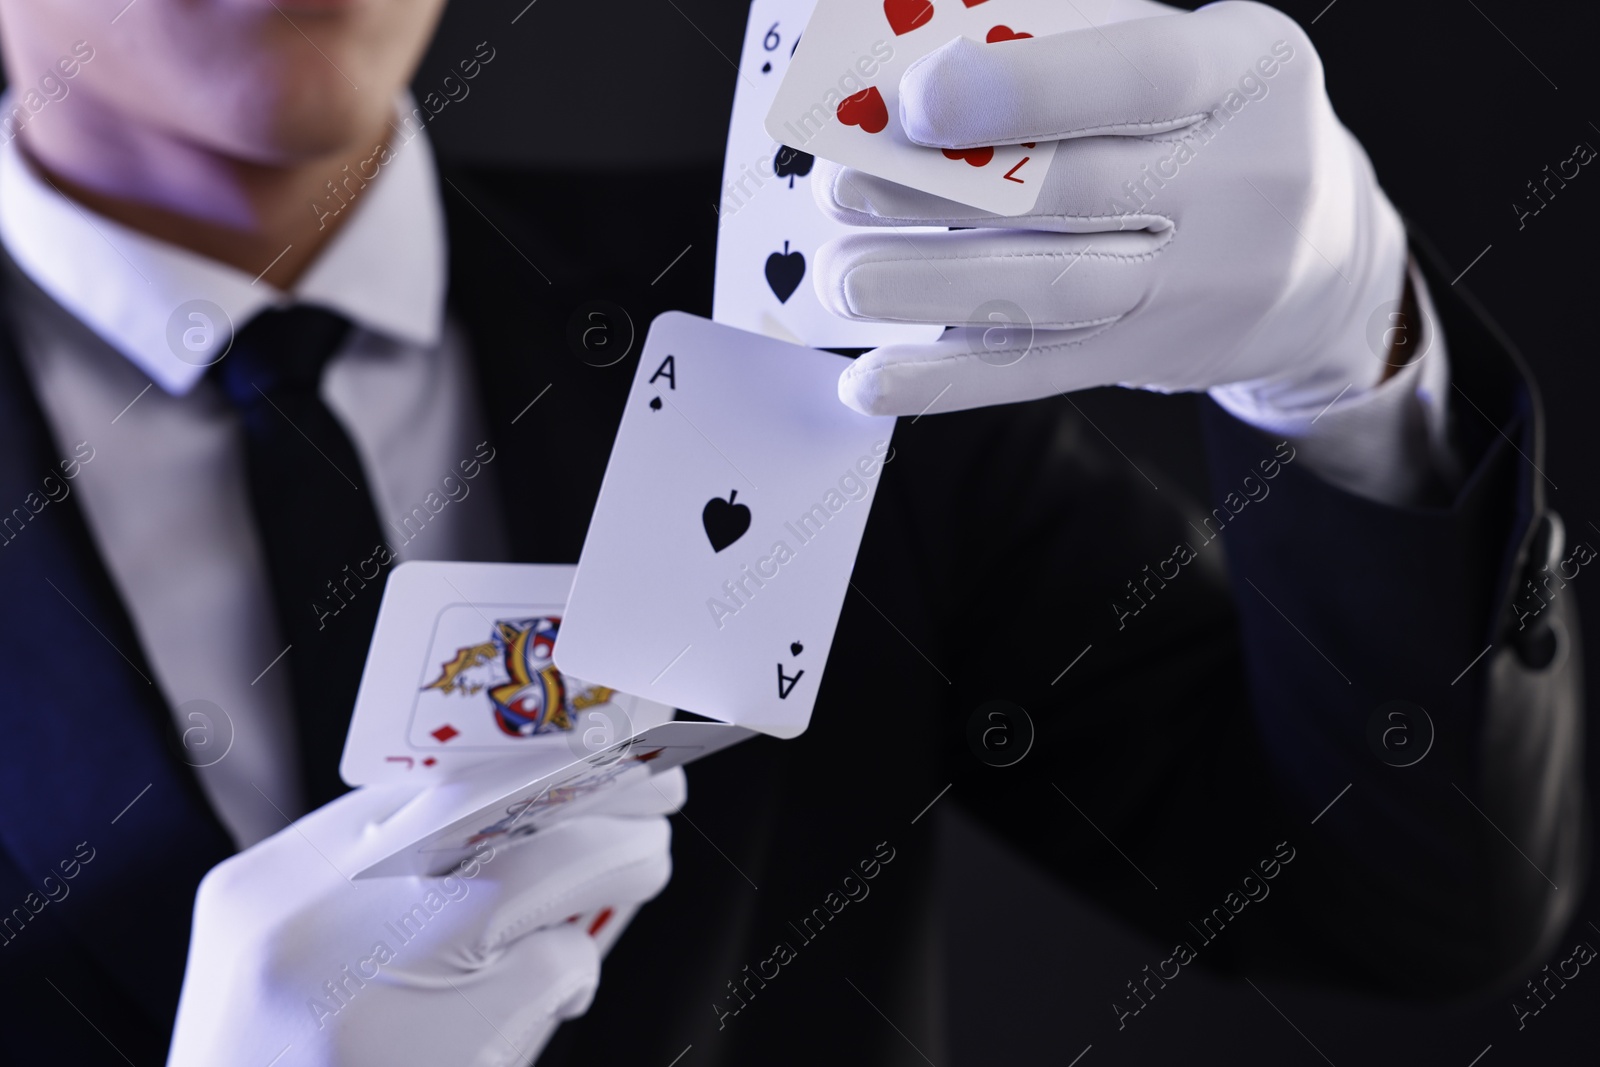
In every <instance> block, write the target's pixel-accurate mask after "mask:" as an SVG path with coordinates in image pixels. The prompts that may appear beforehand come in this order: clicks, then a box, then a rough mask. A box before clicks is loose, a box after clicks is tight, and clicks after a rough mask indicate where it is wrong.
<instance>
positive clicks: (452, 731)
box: [433, 723, 461, 745]
mask: <svg viewBox="0 0 1600 1067" xmlns="http://www.w3.org/2000/svg"><path fill="white" fill-rule="evenodd" d="M460 732H461V731H460V730H457V729H456V728H455V727H454V726H451V725H450V724H449V723H445V724H444V725H443V726H441V727H439V728H438V729H437V730H435V731H433V736H434V737H436V738H438V740H439V743H440V744H441V745H442V744H444V743H445V742H446V741H448V740H450V739H451V738H452V737H454V736H456V735H457V734H459V733H460Z"/></svg>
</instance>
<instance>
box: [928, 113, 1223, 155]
mask: <svg viewBox="0 0 1600 1067" xmlns="http://www.w3.org/2000/svg"><path fill="white" fill-rule="evenodd" d="M1209 114H1211V111H1210V109H1208V110H1205V111H1200V112H1196V113H1195V114H1192V115H1175V116H1173V117H1172V118H1169V119H1144V120H1136V121H1133V122H1103V123H1101V124H1100V125H1098V126H1075V127H1073V128H1071V129H1068V130H1064V131H1062V132H1060V133H1056V132H1054V131H1052V130H1050V129H1043V130H1040V131H1039V132H1038V133H1024V134H1013V135H1011V136H1009V137H1007V138H1006V140H1007V141H1009V142H1011V143H1012V144H1019V143H1021V142H1023V141H1066V140H1071V139H1072V138H1075V137H1088V136H1093V135H1094V134H1095V133H1096V132H1097V131H1099V130H1143V129H1151V128H1154V127H1157V126H1162V127H1169V126H1170V127H1171V128H1172V129H1180V128H1181V127H1179V126H1173V125H1172V124H1173V123H1182V124H1184V125H1188V124H1190V123H1195V122H1199V121H1200V120H1201V119H1203V118H1205V117H1206V116H1207V115H1209ZM1160 132H1162V133H1168V132H1171V131H1170V130H1167V129H1163V130H1161V131H1160ZM993 144H994V141H993V140H986V141H969V142H966V143H963V144H952V145H950V146H949V147H950V148H952V149H956V148H988V147H990V146H991V145H993ZM926 147H930V148H942V147H945V146H943V145H929V146H926Z"/></svg>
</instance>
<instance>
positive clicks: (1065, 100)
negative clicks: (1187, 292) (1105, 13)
mask: <svg viewBox="0 0 1600 1067" xmlns="http://www.w3.org/2000/svg"><path fill="white" fill-rule="evenodd" d="M1301 47H1305V48H1306V49H1307V50H1308V51H1309V50H1310V49H1309V46H1308V45H1306V44H1305V37H1304V35H1303V34H1302V33H1301V32H1300V30H1299V28H1298V27H1297V26H1296V25H1295V24H1294V22H1293V21H1291V20H1290V19H1289V18H1288V17H1287V16H1285V15H1282V14H1281V13H1279V12H1277V11H1274V10H1273V9H1271V8H1269V7H1266V6H1265V5H1262V4H1256V3H1249V2H1243V0H1227V2H1223V3H1218V4H1212V5H1209V6H1207V7H1205V8H1202V9H1201V10H1199V11H1196V12H1193V13H1188V14H1186V13H1178V14H1172V15H1159V16H1156V17H1153V18H1140V19H1130V20H1128V21H1126V22H1115V23H1107V24H1105V25H1103V26H1091V27H1087V28H1085V29H1081V30H1069V31H1067V32H1065V33H1055V34H1048V35H1046V36H1041V37H1032V38H1027V39H1022V40H1009V41H999V42H996V43H993V44H980V43H978V42H976V41H973V40H970V39H968V38H965V37H961V38H957V39H955V40H953V41H950V42H949V43H948V44H945V45H943V46H942V47H940V48H938V49H935V50H934V51H932V52H930V53H928V54H927V55H925V56H923V57H922V58H920V59H918V60H916V61H915V62H914V63H912V64H911V65H910V66H909V67H907V68H906V71H905V74H904V75H903V76H902V77H901V79H900V120H901V124H902V126H903V127H904V128H905V131H906V135H907V136H908V137H910V139H911V140H913V141H915V142H916V143H918V144H923V145H928V146H930V147H935V148H975V147H980V146H983V145H994V144H1020V143H1022V142H1024V141H1054V140H1063V139H1067V138H1074V137H1089V136H1097V135H1105V134H1119V135H1127V134H1131V135H1145V134H1151V133H1160V132H1162V131H1166V130H1175V129H1178V128H1180V127H1183V126H1187V125H1189V124H1190V123H1193V122H1195V121H1197V120H1199V119H1200V118H1203V117H1204V116H1205V115H1206V114H1208V113H1209V112H1210V111H1211V110H1212V109H1214V108H1216V107H1217V106H1218V105H1219V104H1220V103H1221V102H1222V101H1223V98H1224V97H1226V96H1227V94H1228V93H1229V92H1230V91H1235V90H1236V89H1237V88H1238V85H1239V82H1240V79H1241V77H1245V78H1253V79H1255V81H1256V82H1257V83H1259V81H1260V79H1261V78H1262V77H1271V76H1272V75H1275V74H1276V73H1277V69H1276V65H1277V63H1279V62H1281V61H1282V60H1284V59H1286V58H1288V57H1290V56H1292V55H1293V54H1294V53H1295V52H1296V51H1298V50H1299V49H1300V48H1301ZM1262 57H1265V64H1266V65H1265V66H1263V67H1260V68H1258V67H1257V65H1256V64H1257V62H1258V60H1260V59H1262ZM1274 57H1275V58H1274ZM1299 66H1300V67H1309V66H1310V64H1301V65H1299ZM1297 69H1298V68H1297ZM1269 70H1270V71H1271V73H1270V74H1269V73H1268V71H1269ZM1247 91H1248V90H1247Z"/></svg>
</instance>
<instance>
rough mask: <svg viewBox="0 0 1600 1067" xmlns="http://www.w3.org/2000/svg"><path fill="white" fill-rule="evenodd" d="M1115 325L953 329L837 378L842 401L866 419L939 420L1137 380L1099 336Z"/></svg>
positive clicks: (879, 354)
mask: <svg viewBox="0 0 1600 1067" xmlns="http://www.w3.org/2000/svg"><path fill="white" fill-rule="evenodd" d="M1115 331H1116V324H1115V323H1114V322H1113V323H1105V324H1101V325H1097V326H1086V327H1082V328H1079V329H1075V330H1051V331H1030V330H1028V329H1026V328H1022V329H1017V328H1015V327H1012V326H1006V327H998V326H997V327H990V328H988V329H980V328H962V329H957V330H951V331H949V332H947V333H946V334H945V335H944V336H943V337H941V338H940V339H939V340H937V341H932V342H928V343H925V344H904V345H886V346H885V347H883V348H878V349H874V350H873V351H871V352H868V353H867V354H866V355H864V356H862V357H861V358H860V359H857V360H856V361H855V362H854V363H852V364H851V365H850V366H849V367H847V368H845V370H844V372H843V373H842V374H840V375H839V399H840V400H842V401H844V403H845V404H846V405H847V406H849V407H851V408H853V409H855V410H856V411H859V412H861V413H862V414H865V415H922V414H929V415H937V414H939V413H941V412H947V411H962V410H964V409H966V408H979V407H990V406H992V405H995V404H1011V403H1016V402H1018V401H1023V400H1037V399H1038V398H1040V397H1045V396H1055V395H1059V394H1061V393H1067V392H1071V391H1073V390H1076V389H1087V388H1090V387H1092V386H1098V385H1111V384H1115V383H1119V382H1122V381H1125V380H1130V379H1133V380H1136V379H1137V378H1138V376H1139V373H1140V372H1139V370H1138V369H1137V368H1133V367H1130V366H1127V365H1126V358H1125V355H1126V354H1125V353H1123V352H1121V351H1119V350H1118V349H1117V348H1115V347H1114V346H1109V345H1106V344H1104V343H1099V342H1103V339H1104V338H1106V337H1109V336H1113V335H1114V334H1115Z"/></svg>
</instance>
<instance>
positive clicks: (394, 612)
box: [340, 562, 672, 785]
mask: <svg viewBox="0 0 1600 1067" xmlns="http://www.w3.org/2000/svg"><path fill="white" fill-rule="evenodd" d="M572 573H573V568H572V567H571V566H570V565H545V564H509V563H508V564H479V563H436V562H413V563H406V564H403V565H401V566H400V567H397V568H396V569H395V571H394V573H393V575H392V576H391V578H390V581H389V584H388V586H387V588H386V589H385V591H384V599H383V604H382V606H381V607H380V609H379V613H378V625H377V627H376V628H375V630H374V632H373V639H372V646H371V649H370V651H369V653H368V657H367V667H366V670H365V671H364V672H363V674H362V679H361V688H360V691H359V692H358V693H357V696H356V706H355V710H354V712H353V714H352V716H351V723H350V734H349V736H348V738H347V739H346V743H345V752H344V758H343V760H342V761H341V763H340V773H341V775H343V776H344V778H345V780H346V781H347V782H350V783H351V784H353V785H366V784H373V783H379V782H415V783H418V784H422V783H425V782H427V781H432V780H437V779H440V778H443V777H448V776H449V775H450V774H452V773H454V772H456V771H458V770H460V769H462V768H464V767H467V766H472V765H476V764H479V763H481V762H483V761H485V760H490V759H498V758H503V757H524V756H526V755H527V753H529V752H531V751H534V750H538V749H541V748H552V747H558V748H560V750H561V751H562V752H565V753H568V754H570V753H571V752H573V751H581V749H577V750H574V749H573V747H572V738H573V736H574V735H575V734H582V733H589V734H590V736H599V737H604V738H608V739H609V738H624V737H627V736H629V735H630V734H631V733H633V732H635V731H636V730H642V729H646V728H648V727H649V726H652V725H655V724H656V723H660V722H665V721H666V720H668V719H670V718H671V714H672V712H671V709H670V708H665V707H661V706H659V705H652V704H651V703H650V702H649V701H644V700H639V699H637V698H635V697H631V696H629V695H627V694H626V693H619V692H617V691H616V690H614V689H611V688H608V687H604V686H598V685H593V684H591V683H589V682H586V681H584V680H582V679H580V678H575V677H572V676H569V675H566V674H563V673H562V672H561V671H560V670H558V669H557V668H556V666H555V660H554V650H555V645H556V639H557V637H558V636H559V634H560V631H561V623H562V616H563V613H564V611H565V609H566V593H567V590H568V589H570V588H571V584H572Z"/></svg>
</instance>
